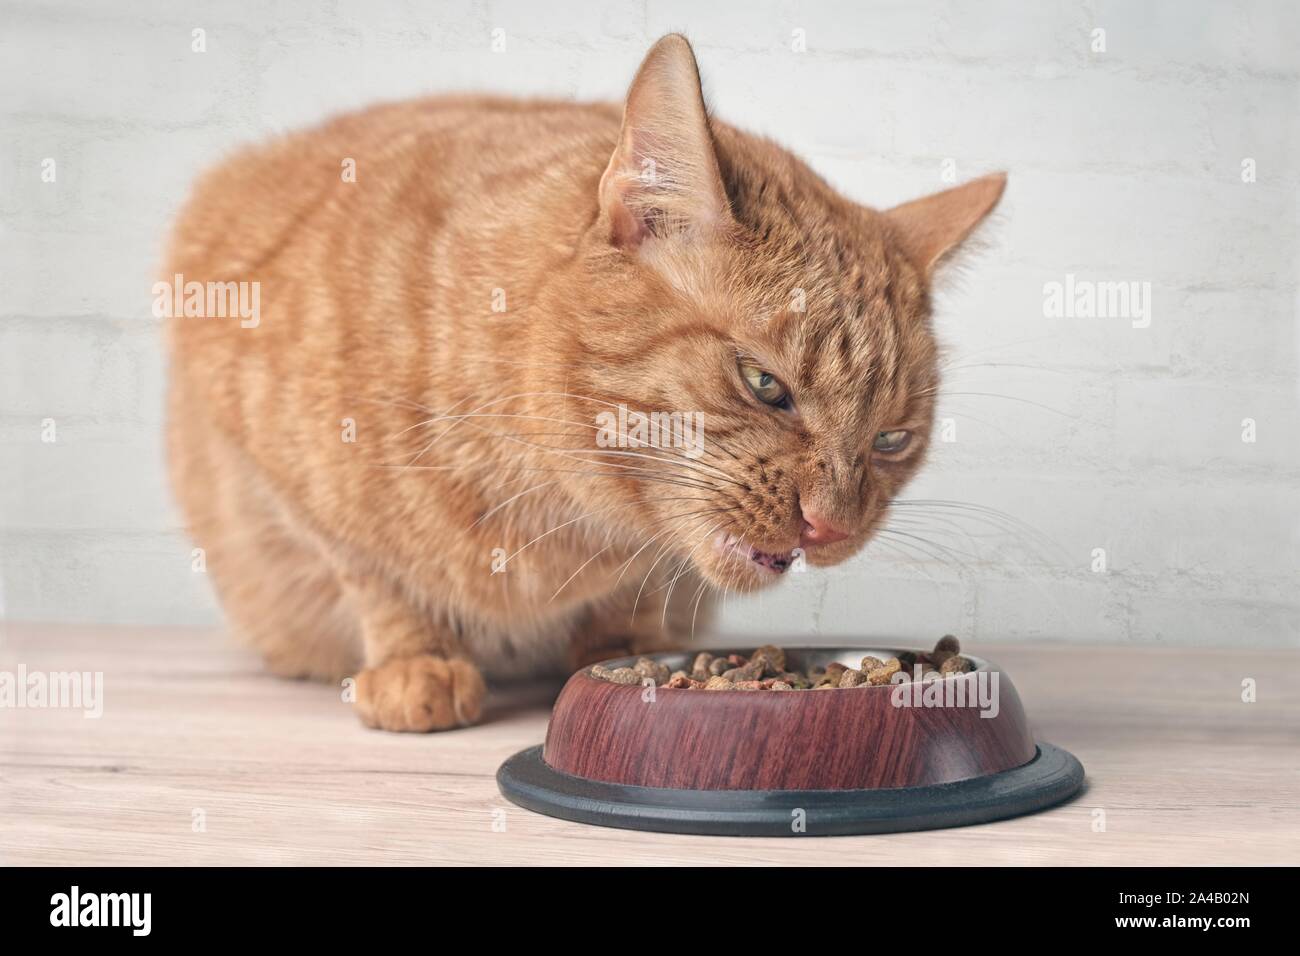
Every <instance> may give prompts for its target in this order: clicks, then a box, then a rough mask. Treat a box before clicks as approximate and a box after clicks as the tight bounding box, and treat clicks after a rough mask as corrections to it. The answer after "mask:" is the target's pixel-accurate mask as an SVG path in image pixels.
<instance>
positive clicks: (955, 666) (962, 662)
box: [939, 654, 975, 674]
mask: <svg viewBox="0 0 1300 956" xmlns="http://www.w3.org/2000/svg"><path fill="white" fill-rule="evenodd" d="M974 669H975V665H974V664H972V663H971V662H970V660H969V659H968V658H965V657H962V656H961V655H960V654H954V655H952V657H950V658H948V659H947V660H946V661H944V662H943V664H941V665H940V667H939V672H940V673H941V674H964V673H966V672H967V671H970V670H974Z"/></svg>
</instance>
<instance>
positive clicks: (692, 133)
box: [600, 33, 730, 251]
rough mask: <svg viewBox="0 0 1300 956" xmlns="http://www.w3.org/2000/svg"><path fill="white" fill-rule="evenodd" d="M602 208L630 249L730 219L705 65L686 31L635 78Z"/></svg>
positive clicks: (661, 46) (657, 48) (618, 241)
mask: <svg viewBox="0 0 1300 956" xmlns="http://www.w3.org/2000/svg"><path fill="white" fill-rule="evenodd" d="M600 209H601V215H602V220H604V221H606V222H608V225H609V235H610V241H611V242H612V243H613V244H614V245H616V246H619V247H620V248H623V249H627V250H629V251H630V250H635V249H636V248H637V247H639V246H640V245H641V243H643V242H644V241H645V240H647V239H649V238H651V237H665V236H670V235H680V236H690V235H692V234H698V233H700V232H704V231H707V230H710V229H716V228H718V227H720V226H723V225H725V224H726V223H727V222H729V221H730V209H729V207H728V203H727V191H726V189H725V188H724V186H723V184H722V176H721V174H720V173H719V172H718V159H717V154H716V153H715V152H714V146H713V134H712V133H711V132H710V130H709V119H708V115H707V113H706V112H705V109H704V94H703V92H702V91H701V89H700V73H699V68H698V67H697V66H696V63H695V54H694V53H693V52H692V51H691V45H690V44H689V43H687V42H686V38H685V37H683V36H680V35H679V34H676V33H670V34H669V35H668V36H666V37H664V38H663V39H661V40H660V41H659V42H657V43H656V44H655V45H654V46H653V47H651V48H650V52H649V53H648V54H646V58H645V61H644V62H643V63H642V64H641V69H640V70H638V71H637V74H636V79H634V80H633V81H632V88H631V89H630V90H629V91H628V94H627V102H626V104H625V105H624V107H623V127H622V129H621V130H620V132H619V137H618V144H617V146H616V147H615V149H614V155H613V157H612V158H611V159H610V161H609V166H608V167H606V169H605V174H604V175H603V176H602V177H601V179H600Z"/></svg>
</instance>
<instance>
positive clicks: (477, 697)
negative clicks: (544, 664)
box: [342, 574, 487, 733]
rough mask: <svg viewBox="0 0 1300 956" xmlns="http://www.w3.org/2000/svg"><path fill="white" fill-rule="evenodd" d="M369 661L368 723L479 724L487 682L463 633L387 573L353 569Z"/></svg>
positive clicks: (351, 592) (352, 590) (347, 585)
mask: <svg viewBox="0 0 1300 956" xmlns="http://www.w3.org/2000/svg"><path fill="white" fill-rule="evenodd" d="M342 579H343V585H344V589H345V590H346V592H347V594H348V596H349V597H350V598H351V600H352V602H353V605H354V607H355V608H356V611H357V614H358V617H359V619H360V623H361V637H362V644H363V647H364V650H365V664H366V666H365V668H364V669H363V670H362V671H361V673H359V674H358V675H357V687H356V690H357V699H356V710H357V714H358V716H360V718H361V722H362V723H364V724H365V725H366V726H367V727H375V728H378V729H381V730H393V731H411V732H415V733H427V732H429V731H433V730H450V729H452V728H454V727H466V726H469V725H470V724H473V723H477V722H478V719H479V717H480V716H481V715H482V711H483V698H484V696H485V694H486V690H487V688H486V685H485V684H484V682H483V676H482V674H480V673H479V670H478V668H477V667H476V666H474V664H473V663H472V662H471V661H470V660H469V658H468V656H467V655H466V654H465V653H464V650H463V648H462V647H461V645H460V642H459V640H457V638H456V637H455V635H454V634H452V633H451V631H450V629H449V628H445V627H444V626H442V625H440V624H439V623H438V622H436V621H434V620H433V619H432V618H431V617H430V616H429V615H428V614H426V613H424V612H423V611H421V610H419V609H417V608H415V607H413V606H412V604H411V603H410V602H409V601H408V600H407V599H406V598H405V597H404V595H402V594H401V592H400V591H399V589H398V588H396V587H395V586H393V585H392V584H391V583H389V582H388V581H386V580H384V579H383V578H380V577H376V576H360V575H353V574H347V575H343V576H342Z"/></svg>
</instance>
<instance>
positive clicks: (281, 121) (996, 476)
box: [0, 0, 1300, 646]
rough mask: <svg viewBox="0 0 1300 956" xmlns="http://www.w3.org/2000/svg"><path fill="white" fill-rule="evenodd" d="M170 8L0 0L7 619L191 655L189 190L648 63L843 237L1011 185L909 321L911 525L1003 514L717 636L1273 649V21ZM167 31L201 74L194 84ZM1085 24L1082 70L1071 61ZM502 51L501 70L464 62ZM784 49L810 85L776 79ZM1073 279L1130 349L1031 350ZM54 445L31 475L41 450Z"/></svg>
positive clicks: (1295, 246) (1288, 495) (1297, 210)
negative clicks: (958, 262)
mask: <svg viewBox="0 0 1300 956" xmlns="http://www.w3.org/2000/svg"><path fill="white" fill-rule="evenodd" d="M205 6H206V5H205ZM185 7H186V5H185V4H182V3H176V2H171V0H152V2H141V3H135V4H130V5H127V4H119V5H111V6H110V5H105V4H102V3H98V2H95V0H62V2H36V0H30V2H13V0H2V2H0V118H2V124H0V125H2V128H3V136H2V137H0V269H2V270H3V271H2V273H0V280H2V284H0V454H2V455H3V469H2V471H0V475H2V477H0V547H2V548H3V551H2V553H0V573H2V575H3V576H2V577H0V598H2V599H3V609H4V611H5V613H6V614H7V615H8V616H11V617H14V618H38V619H65V620H96V621H105V622H128V623H129V622H160V623H162V622H165V623H210V622H213V621H215V620H217V618H218V615H217V611H216V608H215V606H214V604H213V602H212V599H211V596H210V594H209V593H208V591H207V587H206V583H205V581H204V580H203V578H202V576H201V575H196V574H194V573H192V572H191V570H190V560H189V549H190V545H189V543H188V542H187V541H186V540H185V539H184V537H183V535H181V534H180V533H179V530H178V523H177V520H176V516H175V513H174V511H173V510H172V508H171V506H170V503H169V501H168V494H167V489H166V482H165V481H164V478H163V474H162V468H161V459H162V453H161V445H160V423H161V414H160V406H161V388H162V382H163V370H162V357H161V354H160V351H159V348H158V341H157V335H156V328H155V324H154V321H153V320H152V319H151V318H150V316H149V301H150V300H149V294H148V290H149V284H150V280H151V276H152V270H153V268H154V266H155V264H156V262H157V261H158V254H159V249H160V245H161V240H162V237H163V234H164V230H165V228H166V225H167V222H168V220H169V217H170V216H171V215H172V213H173V212H174V210H175V209H176V206H177V204H178V203H179V202H180V200H181V199H182V197H183V196H184V194H185V190H186V187H187V185H188V183H189V182H190V181H191V179H192V178H193V176H194V175H195V174H196V173H197V172H198V171H199V170H200V169H201V168H202V167H204V166H205V165H207V164H210V163H211V162H212V161H214V160H215V159H217V158H218V157H219V156H221V155H222V154H224V153H225V152H227V151H228V150H229V149H230V148H231V147H232V146H234V145H235V144H237V143H240V142H244V141H248V140H253V139H257V138H259V137H262V136H264V135H266V134H268V133H271V132H274V131H277V130H282V129H286V128H291V127H295V126H299V125H302V124H304V123H307V122H310V121H313V120H315V119H318V118H320V117H322V116H324V115H326V114H328V113H330V112H334V111H337V110H341V109H346V108H352V107H356V106H361V105H364V104H366V103H369V102H373V101H376V100H380V99H390V98H397V97H404V96H411V95H418V94H422V93H426V92H431V91H438V90H464V89H490V90H497V91H505V92H517V93H547V94H558V95H565V96H577V97H584V98H614V97H617V96H618V95H619V94H620V93H621V92H622V91H623V89H624V88H625V86H626V83H627V81H628V79H629V78H630V75H631V71H632V70H633V69H634V67H635V65H636V63H637V60H638V58H639V56H640V55H641V53H642V52H643V51H644V48H645V47H646V46H647V44H648V43H649V42H650V41H651V40H653V39H654V38H655V37H657V36H658V35H660V34H662V33H664V32H666V31H668V30H673V29H680V30H684V31H686V32H687V33H688V34H689V35H690V36H691V38H692V39H693V40H694V42H695V44H696V47H697V50H698V52H699V55H700V59H701V62H702V67H703V71H704V76H705V83H706V90H707V92H708V94H709V97H710V100H711V104H712V106H713V108H714V110H715V111H716V112H717V113H718V114H719V115H720V116H722V117H724V118H726V119H729V120H731V121H733V122H737V123H739V124H742V125H745V126H748V127H750V128H752V129H755V130H756V131H759V132H764V133H767V134H769V135H772V136H774V137H775V138H777V139H778V140H780V141H781V142H783V143H785V144H787V145H789V146H791V147H792V148H794V149H796V150H797V151H799V152H800V153H801V154H803V155H804V156H805V157H806V158H807V159H808V160H809V161H810V162H811V163H813V165H814V166H815V167H816V168H818V169H819V170H820V171H821V172H823V173H824V174H825V175H826V176H828V177H829V178H830V179H831V180H832V181H833V182H834V183H835V184H836V185H837V186H839V187H840V188H841V189H843V190H844V191H845V192H847V193H848V194H849V195H851V196H853V197H855V198H857V199H860V200H861V201H863V202H869V203H872V204H877V205H881V204H890V203H893V202H896V201H899V200H901V199H904V198H907V197H910V196H914V195H917V194H920V193H922V192H926V191H930V190H933V189H937V188H940V187H941V186H942V185H944V184H943V183H942V182H941V179H940V169H941V164H942V163H943V162H944V161H945V160H948V159H950V160H952V161H953V162H954V163H955V165H956V170H957V174H958V176H959V177H960V178H963V179H964V178H966V177H968V176H971V175H975V174H977V173H980V172H984V171H987V170H991V169H1007V170H1008V171H1009V172H1010V173H1011V185H1010V189H1009V191H1008V194H1007V198H1006V200H1005V203H1004V205H1003V207H1002V210H1001V214H1000V216H999V217H998V221H997V223H996V224H995V226H994V228H993V230H992V232H991V234H990V235H989V236H988V242H987V248H986V249H985V250H984V251H983V252H982V253H981V255H980V256H979V257H978V258H977V259H976V260H975V261H974V262H972V263H971V265H970V268H969V269H968V270H967V271H966V272H965V273H964V275H963V276H962V277H960V278H959V279H958V280H957V281H956V282H954V283H953V284H952V285H951V286H950V287H948V288H946V289H945V291H944V292H943V294H942V295H941V296H940V299H939V312H938V319H937V321H938V327H939V329H940V332H941V335H942V338H943V339H944V341H945V342H946V343H947V345H948V347H949V353H950V362H951V364H952V366H954V368H953V370H952V371H951V373H950V376H949V380H948V388H947V392H948V394H947V395H946V396H945V398H944V401H943V402H942V404H941V408H940V414H941V416H945V417H952V418H954V419H955V420H956V424H957V441H956V442H955V443H952V444H940V445H938V446H937V447H936V449H935V453H934V455H933V458H932V464H931V467H930V468H929V470H928V471H927V473H926V474H925V475H924V477H923V478H922V479H920V480H919V482H918V483H917V485H916V486H915V487H914V488H912V489H911V490H910V491H909V493H908V495H907V497H908V498H911V499H947V500H951V501H957V502H964V503H970V504H972V505H976V506H981V507H987V508H993V509H997V510H998V511H999V512H1002V513H1005V516H1000V517H995V518H993V519H991V520H986V519H985V518H984V517H982V515H983V514H984V513H983V512H976V511H971V510H967V509H961V510H957V509H946V510H943V511H935V512H932V513H929V514H928V516H927V517H925V518H909V519H907V523H900V524H899V525H898V528H899V529H900V530H904V531H907V532H909V533H917V534H921V535H923V536H924V537H925V538H926V539H927V540H925V541H924V542H922V541H917V540H916V539H908V538H903V539H894V540H895V542H896V543H892V544H890V543H885V542H883V541H882V542H881V543H880V544H879V545H878V546H873V547H872V548H870V549H869V551H868V553H867V554H866V555H865V556H863V557H862V558H861V559H859V560H857V561H855V562H853V563H852V564H851V565H848V566H845V567H841V568H837V569H834V570H832V571H829V572H812V573H809V574H807V575H804V576H794V577H792V578H791V580H790V581H789V582H787V585H786V586H785V587H783V588H782V589H780V590H778V591H774V592H769V593H766V594H764V595H762V596H760V597H756V598H750V599H746V600H741V601H733V602H731V603H729V605H728V607H727V610H726V615H725V618H724V626H725V628H726V629H727V630H731V631H740V630H742V629H743V630H749V631H763V632H767V633H777V634H787V635H789V634H793V635H795V636H796V637H798V638H802V639H806V640H814V639H817V638H818V637H831V636H834V635H841V634H854V635H862V634H869V635H898V636H902V637H908V638H913V637H914V638H928V637H933V636H935V635H937V634H938V633H940V632H942V631H946V630H954V631H957V632H958V633H960V634H963V635H969V636H972V637H973V638H975V639H977V640H978V639H992V638H998V639H1016V638H1026V639H1028V638H1038V639H1053V640H1069V641H1108V642H1114V641H1156V642H1166V643H1170V644H1211V643H1239V644H1259V645H1274V646H1297V645H1300V588H1298V587H1297V584H1298V583H1300V409H1298V407H1297V400H1298V391H1297V377H1298V376H1297V367H1298V362H1300V336H1298V323H1297V317H1298V307H1300V303H1298V300H1297V288H1298V279H1300V237H1298V232H1300V12H1298V11H1300V7H1297V6H1296V5H1295V4H1293V3H1290V2H1287V0H1276V2H1257V3H1256V2H1250V3H1246V2H1241V3H1216V2H1211V0H1195V2H1192V0H1178V2H1175V0H1165V2H1155V3H1140V4H1135V3H1125V2H1091V3H1075V2H1060V3H1044V2H1030V0H1025V2H1011V0H996V2H986V3H980V4H968V3H962V2H957V0H949V2H936V3H919V2H910V0H909V2H897V3H895V2H889V3H867V2H861V0H839V2H828V3H810V2H798V0H747V2H743V3H742V2H732V3H708V4H705V3H701V2H699V0H689V2H687V0H671V2H661V0H615V2H610V3H602V4H600V5H598V6H597V5H588V4H577V3H573V4H569V5H568V6H567V7H566V6H565V5H559V4H539V3H535V2H529V0H518V2H508V3H501V2H474V0H454V2H450V3H419V4H417V3H398V2H392V3H385V2H379V0H333V2H312V3H308V2H302V3H297V4H295V3H281V4H273V5H272V4H266V3H265V2H264V0H236V2H226V3H223V4H220V5H214V6H213V7H212V8H211V9H205V8H204V7H200V6H199V5H195V6H194V12H187V11H186V9H185ZM585 7H596V9H597V10H598V12H594V13H588V12H586V11H585V10H584V9H583V8H585ZM195 27H202V28H203V29H205V30H206V31H207V52H206V53H204V54H195V53H191V52H190V31H191V30H192V29H194V28H195ZM1098 27H1100V28H1103V29H1105V31H1106V46H1107V49H1106V52H1104V53H1094V52H1093V51H1092V50H1091V48H1090V42H1091V37H1090V34H1091V31H1092V30H1093V29H1094V28H1098ZM494 28H501V29H504V30H505V31H506V35H507V49H506V52H504V53H495V54H494V53H492V52H491V51H490V48H489V40H490V34H491V31H492V30H493V29H494ZM796 29H802V30H804V31H806V37H807V51H806V52H802V53H796V52H794V51H792V49H791V38H792V35H793V31H794V30H796ZM46 157H52V158H54V159H55V160H56V161H57V164H58V179H57V182H56V183H54V184H46V183H42V182H41V178H40V172H41V162H42V160H43V159H45V158H46ZM1246 157H1250V158H1253V159H1254V160H1255V161H1256V163H1257V169H1258V180H1257V182H1255V183H1253V184H1245V183H1243V182H1242V181H1241V163H1242V160H1243V158H1246ZM1067 273H1072V274H1074V275H1076V276H1077V277H1079V278H1080V279H1089V280H1101V281H1118V280H1136V281H1142V282H1150V283H1151V286H1152V297H1153V318H1152V321H1151V324H1150V327H1149V328H1144V329H1142V328H1133V326H1132V322H1131V321H1129V320H1128V319H1122V318H1116V319H1049V318H1045V317H1044V315H1043V285H1044V283H1046V282H1051V281H1063V280H1064V277H1065V275H1066V274H1067ZM994 363H996V364H994ZM50 418H52V419H54V420H55V422H56V425H57V429H58V440H57V442H55V443H54V444H48V443H43V442H42V441H41V428H42V422H43V420H45V419H50ZM1245 418H1253V419H1255V420H1256V422H1257V427H1258V441H1257V442H1255V443H1254V444H1246V443H1243V442H1242V441H1241V422H1242V419H1245ZM908 514H909V515H911V514H919V512H908ZM914 521H916V522H919V523H913V522H914ZM1094 548H1104V549H1106V553H1107V559H1108V565H1107V570H1106V571H1105V572H1104V573H1099V572H1094V571H1093V570H1091V564H1092V560H1093V559H1092V554H1093V549H1094Z"/></svg>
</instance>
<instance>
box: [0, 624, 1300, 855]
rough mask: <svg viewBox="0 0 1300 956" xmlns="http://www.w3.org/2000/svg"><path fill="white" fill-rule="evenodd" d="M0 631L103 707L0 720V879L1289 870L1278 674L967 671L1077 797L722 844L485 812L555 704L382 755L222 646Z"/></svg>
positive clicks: (1123, 665) (9, 643)
mask: <svg viewBox="0 0 1300 956" xmlns="http://www.w3.org/2000/svg"><path fill="white" fill-rule="evenodd" d="M4 628H5V630H4V632H3V638H2V639H0V670H10V671H15V670H17V668H18V666H19V665H25V666H26V668H27V670H28V671H29V672H32V671H37V670H40V671H47V672H48V671H67V670H78V671H87V670H89V671H102V672H103V673H104V683H105V690H104V697H105V700H104V712H103V716H102V718H100V719H98V720H96V719H86V718H84V717H83V716H82V715H81V714H80V713H79V712H69V711H60V710H34V709H21V710H0V862H3V863H6V864H58V863H63V864H148V863H159V864H240V863H243V864H250V863H251V864H353V863H376V864H419V863H426V864H432V863H448V864H479V863H495V864H541V863H548V864H568V863H573V864H633V863H655V864H666V863H678V864H686V863H696V862H703V863H752V864H788V863H796V864H800V863H802V864H812V863H828V864H872V863H876V862H880V863H886V864H891V865H892V864H898V863H912V864H968V863H969V864H979V863H999V864H1111V863H1120V864H1138V865H1148V864H1229V863H1232V864H1247V865H1254V864H1273V863H1292V864H1294V863H1297V862H1300V667H1297V655H1296V654H1295V653H1294V652H1289V651H1271V652H1263V651H1253V652H1244V653H1243V652H1231V653H1230V652H1227V651H1206V650H1192V651H1187V650H1179V651H1174V650H1167V649H1161V648H1107V649H1102V650H1098V649H1075V648H1062V647H1051V646H1038V647H1030V646H1024V645H1015V646H1007V647H1001V648H999V647H980V648H979V649H978V650H979V652H980V653H981V654H984V655H986V656H989V657H991V658H993V659H994V660H996V661H998V662H999V663H1000V664H1001V665H1002V666H1003V667H1004V668H1005V669H1006V670H1007V671H1008V672H1009V673H1010V674H1011V675H1012V676H1013V677H1014V679H1015V681H1016V685H1017V687H1018V688H1019V690H1020V695H1021V697H1022V698H1023V700H1024V702H1025V706H1026V708H1027V709H1028V711H1029V714H1030V716H1031V719H1033V721H1034V725H1035V728H1036V730H1037V732H1038V734H1039V737H1040V739H1044V740H1049V741H1051V742H1053V743H1056V744H1059V745H1061V746H1063V747H1065V748H1067V749H1069V750H1071V751H1073V752H1074V753H1075V754H1076V755H1077V756H1078V757H1079V759H1080V760H1082V761H1083V764H1084V766H1085V767H1086V769H1087V773H1088V784H1087V788H1086V790H1085V792H1084V793H1083V794H1082V795H1081V796H1079V797H1078V798H1076V799H1075V800H1074V801H1072V802H1071V803H1069V804H1067V805H1065V806H1061V807H1058V808H1056V809H1053V810H1050V811H1048V812H1045V813H1041V814H1038V815H1036V816H1031V817H1025V818H1021V819H1018V820H1011V821H1006V822H1002V823H994V824H987V825H984V826H976V827H965V828H961V829H955V830H941V831H934V832H929V833H907V834H897V835H890V836H874V837H840V838H815V837H793V838H784V839H736V838H712V837H682V836H668V835H659V834H646V833H635V832H630V831H623V830H612V829H603V828H599V827H588V826H582V825H579V824H574V823H564V822H561V821H558V820H552V819H549V818H547V817H542V816H538V815H535V814H532V813H529V812H528V811H526V810H521V809H519V808H517V807H514V806H512V805H510V804H508V803H507V802H506V801H505V800H503V799H502V797H501V796H500V794H499V793H498V792H497V789H496V785H495V782H494V780H493V774H494V773H495V771H496V768H497V766H498V765H499V764H500V763H501V761H503V760H504V759H505V758H506V757H508V756H509V755H511V754H512V753H514V752H515V751H517V750H519V749H521V748H523V747H526V746H529V745H531V744H536V743H540V742H541V740H542V737H543V734H544V731H545V728H546V717H547V702H548V700H549V699H550V696H551V695H552V694H553V693H554V688H530V689H515V690H514V691H511V692H510V693H508V694H504V695H497V696H495V697H494V699H493V704H494V706H493V707H492V708H491V711H490V713H489V719H488V721H487V723H485V724H484V725H482V726H480V727H475V728H472V729H468V730H462V731H456V732H453V733H447V734H438V735H432V736H405V735H393V734H384V733H379V732H374V731H368V730H365V729H363V728H362V727H361V726H360V725H359V724H358V722H357V720H356V718H355V716H354V715H353V714H352V713H351V712H350V705H348V704H345V703H343V702H342V701H341V699H340V692H339V690H338V689H337V688H333V687H326V686H322V685H316V684H306V683H293V682H284V681H280V680H276V679H274V678H271V677H268V676H266V675H264V674H263V673H262V672H261V670H260V668H259V666H258V662H257V661H256V660H255V659H253V658H252V657H251V656H249V655H247V654H246V653H244V652H241V651H239V650H237V649H235V648H234V647H232V646H231V645H230V644H229V643H228V642H227V641H226V640H225V639H224V638H223V637H222V636H221V635H219V634H213V633H206V632H197V631H159V630H126V629H114V628H94V627H51V626H46V625H41V626H36V625H23V624H12V623H10V624H8V625H4ZM1243 678H1254V679H1255V680H1256V681H1257V684H1258V701H1257V702H1256V703H1243V702H1242V700H1241V683H1242V680H1243ZM200 815H201V816H200ZM1103 818H1104V831H1102V830H1099V829H1098V826H1099V823H1100V821H1102V820H1103ZM196 820H201V821H202V823H203V828H202V829H201V830H200V831H198V832H196V824H195V821H196ZM502 824H504V828H503V827H502Z"/></svg>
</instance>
